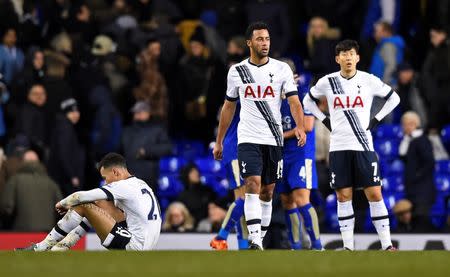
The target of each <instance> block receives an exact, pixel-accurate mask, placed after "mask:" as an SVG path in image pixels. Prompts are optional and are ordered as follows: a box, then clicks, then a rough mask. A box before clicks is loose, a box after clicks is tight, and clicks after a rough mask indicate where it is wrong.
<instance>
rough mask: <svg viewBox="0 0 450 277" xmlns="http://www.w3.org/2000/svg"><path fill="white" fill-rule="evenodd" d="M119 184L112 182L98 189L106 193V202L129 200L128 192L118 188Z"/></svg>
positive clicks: (120, 187)
mask: <svg viewBox="0 0 450 277" xmlns="http://www.w3.org/2000/svg"><path fill="white" fill-rule="evenodd" d="M119 182H121V181H119ZM119 182H113V183H110V184H107V185H104V186H103V187H101V188H100V189H101V190H103V191H104V192H105V193H106V195H107V196H108V200H110V201H113V200H114V201H115V200H124V199H127V198H130V196H129V192H128V190H127V189H126V188H124V187H123V186H120V185H119Z"/></svg>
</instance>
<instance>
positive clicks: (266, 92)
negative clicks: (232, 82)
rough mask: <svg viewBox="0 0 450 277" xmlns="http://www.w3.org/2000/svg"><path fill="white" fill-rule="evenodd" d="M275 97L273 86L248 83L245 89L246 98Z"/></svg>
mask: <svg viewBox="0 0 450 277" xmlns="http://www.w3.org/2000/svg"><path fill="white" fill-rule="evenodd" d="M267 97H272V98H275V93H274V92H273V88H272V86H267V87H264V86H255V87H252V86H250V85H248V86H247V87H246V88H245V91H244V98H267Z"/></svg>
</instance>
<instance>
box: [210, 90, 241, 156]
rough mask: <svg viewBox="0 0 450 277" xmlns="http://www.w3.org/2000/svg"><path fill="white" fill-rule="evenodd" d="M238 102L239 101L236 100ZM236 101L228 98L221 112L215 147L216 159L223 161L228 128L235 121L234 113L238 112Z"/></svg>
mask: <svg viewBox="0 0 450 277" xmlns="http://www.w3.org/2000/svg"><path fill="white" fill-rule="evenodd" d="M236 100H237V99H236ZM236 100H233V99H230V98H228V97H227V99H226V100H225V102H224V103H223V106H222V111H221V112H220V120H219V127H218V130H217V138H216V144H215V145H214V150H213V154H214V159H216V160H221V159H222V147H223V145H222V143H223V139H224V138H225V134H226V133H227V130H228V127H230V124H231V121H232V120H233V117H234V113H235V111H236Z"/></svg>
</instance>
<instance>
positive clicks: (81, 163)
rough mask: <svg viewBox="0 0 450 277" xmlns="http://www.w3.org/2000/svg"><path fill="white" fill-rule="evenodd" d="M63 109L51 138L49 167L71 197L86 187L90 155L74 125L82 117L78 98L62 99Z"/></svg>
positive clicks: (64, 192)
mask: <svg viewBox="0 0 450 277" xmlns="http://www.w3.org/2000/svg"><path fill="white" fill-rule="evenodd" d="M61 112H62V113H60V114H58V115H57V117H56V120H55V121H56V122H55V126H54V129H53V132H52V136H51V139H50V157H49V162H48V163H49V165H48V170H49V173H50V176H51V177H52V178H53V180H55V181H56V182H57V183H58V184H59V186H60V187H61V191H62V192H63V195H64V196H67V195H69V194H71V193H73V192H75V191H76V190H80V189H82V187H83V181H84V169H85V159H86V157H85V152H84V147H83V146H82V145H81V143H80V141H79V139H78V136H77V133H76V131H75V126H74V125H76V124H77V123H78V121H79V120H80V112H79V111H78V107H77V102H76V100H75V99H73V98H69V99H66V100H64V101H63V102H61Z"/></svg>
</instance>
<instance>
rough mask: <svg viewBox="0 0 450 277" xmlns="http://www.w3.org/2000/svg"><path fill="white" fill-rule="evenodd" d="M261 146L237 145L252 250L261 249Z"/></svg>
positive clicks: (245, 213)
mask: <svg viewBox="0 0 450 277" xmlns="http://www.w3.org/2000/svg"><path fill="white" fill-rule="evenodd" d="M261 147H262V146H261V145H257V144H250V143H242V144H239V145H238V160H239V170H240V174H241V176H242V177H243V178H244V186H245V200H244V215H245V220H246V223H247V229H248V239H249V242H250V247H251V248H252V249H262V239H261V214H262V211H261V203H260V200H259V193H260V191H261V174H262V168H263V160H262V150H261Z"/></svg>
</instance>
